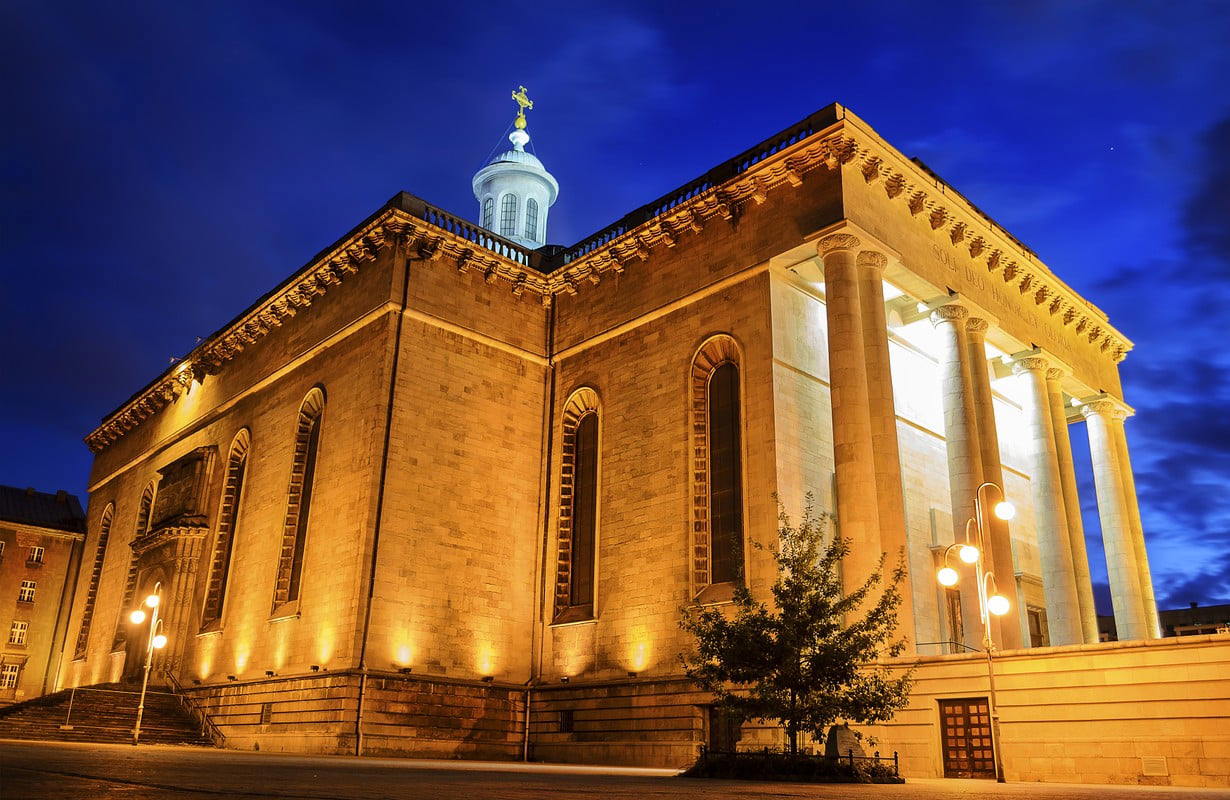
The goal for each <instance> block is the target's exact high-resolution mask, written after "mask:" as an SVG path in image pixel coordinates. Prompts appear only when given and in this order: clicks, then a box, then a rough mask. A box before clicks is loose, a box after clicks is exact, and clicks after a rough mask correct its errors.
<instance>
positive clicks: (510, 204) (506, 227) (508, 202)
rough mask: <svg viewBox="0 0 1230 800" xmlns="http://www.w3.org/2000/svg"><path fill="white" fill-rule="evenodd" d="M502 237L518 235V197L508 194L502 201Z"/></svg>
mask: <svg viewBox="0 0 1230 800" xmlns="http://www.w3.org/2000/svg"><path fill="white" fill-rule="evenodd" d="M500 235H501V236H516V235H517V196H516V195H515V194H506V195H504V199H502V200H501V201H500Z"/></svg>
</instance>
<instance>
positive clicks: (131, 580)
mask: <svg viewBox="0 0 1230 800" xmlns="http://www.w3.org/2000/svg"><path fill="white" fill-rule="evenodd" d="M153 511H154V482H153V481H150V482H149V483H147V484H146V485H145V491H143V492H141V503H140V505H138V506H137V524H136V526H135V527H134V528H133V529H132V542H131V543H130V544H129V547H130V548H131V547H133V546H135V545H136V543H137V540H138V539H140V538H141V537H142V536H144V535H145V534H147V533H149V524H150V515H151V514H152V513H153ZM136 592H137V554H136V552H135V551H133V552H132V553H131V554H130V560H129V562H128V577H127V578H126V579H125V581H124V600H123V601H122V602H121V603H120V618H119V621H118V622H116V624H115V639H114V640H113V641H112V643H111V649H112V650H122V649H124V644H125V643H126V642H127V641H128V625H126V624H125V623H126V622H127V621H128V612H129V611H131V610H132V609H131V608H130V607H129V606H131V605H132V596H133V595H134V594H136Z"/></svg>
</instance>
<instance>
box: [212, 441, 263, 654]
mask: <svg viewBox="0 0 1230 800" xmlns="http://www.w3.org/2000/svg"><path fill="white" fill-rule="evenodd" d="M250 441H251V439H250V436H249V434H248V429H247V428H244V429H243V430H241V431H240V432H239V433H237V434H236V435H235V439H234V441H232V442H231V452H230V454H229V455H228V456H227V458H226V477H225V478H224V479H223V484H222V502H221V503H220V505H219V507H218V535H217V536H216V537H215V539H214V553H213V558H212V559H210V563H209V583H208V584H206V587H205V608H204V611H203V612H202V613H201V630H208V629H212V628H215V627H217V624H218V623H219V622H221V620H222V608H223V606H224V605H225V603H226V583H227V578H228V577H229V576H230V571H231V553H232V552H234V549H235V531H236V529H237V527H238V525H239V507H240V503H241V502H242V501H243V478H244V474H245V473H246V472H247V468H248V445H249V443H250Z"/></svg>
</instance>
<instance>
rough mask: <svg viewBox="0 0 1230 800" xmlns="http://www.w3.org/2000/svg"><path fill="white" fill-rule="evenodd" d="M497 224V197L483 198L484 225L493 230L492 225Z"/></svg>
mask: <svg viewBox="0 0 1230 800" xmlns="http://www.w3.org/2000/svg"><path fill="white" fill-rule="evenodd" d="M494 224H495V198H494V197H487V198H484V199H483V227H484V228H486V229H487V230H491V226H492V225H494Z"/></svg>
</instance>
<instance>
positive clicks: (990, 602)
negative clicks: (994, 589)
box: [987, 594, 1009, 617]
mask: <svg viewBox="0 0 1230 800" xmlns="http://www.w3.org/2000/svg"><path fill="white" fill-rule="evenodd" d="M1008 608H1009V603H1008V598H1006V597H1004V596H1003V595H1002V594H993V595H991V596H990V597H988V598H987V611H990V612H991V613H992V614H994V615H995V616H997V617H1002V616H1003V615H1004V614H1007V613H1008Z"/></svg>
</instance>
